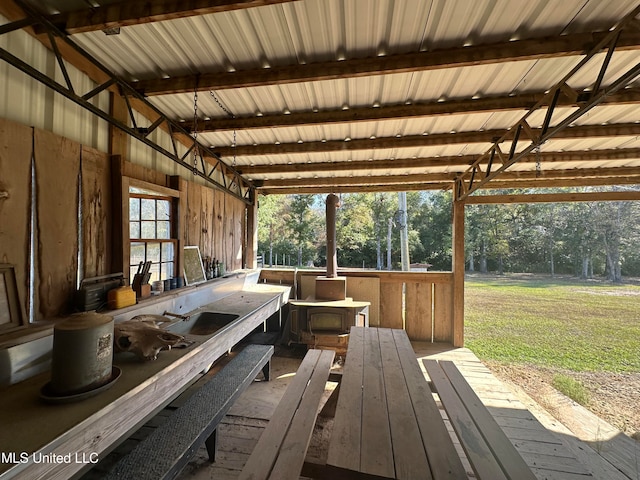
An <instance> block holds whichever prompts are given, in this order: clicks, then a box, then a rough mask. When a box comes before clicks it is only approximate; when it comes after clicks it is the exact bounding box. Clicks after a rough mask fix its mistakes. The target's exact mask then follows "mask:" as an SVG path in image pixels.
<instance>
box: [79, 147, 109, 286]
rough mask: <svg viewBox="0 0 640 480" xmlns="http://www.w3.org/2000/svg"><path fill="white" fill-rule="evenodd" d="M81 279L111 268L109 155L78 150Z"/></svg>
mask: <svg viewBox="0 0 640 480" xmlns="http://www.w3.org/2000/svg"><path fill="white" fill-rule="evenodd" d="M81 165H82V215H83V219H84V220H83V224H82V256H83V260H84V261H83V263H84V265H83V271H82V278H83V279H84V278H91V277H99V276H101V275H107V274H108V273H109V272H110V268H109V267H110V265H111V248H110V243H111V225H112V215H111V184H110V177H111V172H110V170H111V163H110V162H109V155H107V154H106V153H103V152H99V151H98V150H95V149H93V148H90V147H85V146H82V158H81Z"/></svg>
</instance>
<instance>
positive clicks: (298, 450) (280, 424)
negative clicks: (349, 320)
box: [239, 349, 335, 480]
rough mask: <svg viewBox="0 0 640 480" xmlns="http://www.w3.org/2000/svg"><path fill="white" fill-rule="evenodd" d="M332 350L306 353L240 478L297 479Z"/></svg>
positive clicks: (327, 372) (331, 359)
mask: <svg viewBox="0 0 640 480" xmlns="http://www.w3.org/2000/svg"><path fill="white" fill-rule="evenodd" d="M334 356H335V352H334V351H332V350H315V349H312V350H309V351H308V352H307V353H306V355H305V357H304V359H303V360H302V363H301V364H300V367H299V368H298V371H297V372H296V374H295V376H294V377H293V380H292V381H291V383H290V384H289V386H288V387H287V390H286V391H285V393H284V396H283V397H282V399H281V400H280V402H279V403H278V406H277V407H276V410H275V412H274V414H273V416H272V417H271V419H270V420H269V424H268V425H267V428H265V430H264V432H263V433H262V435H261V436H260V439H259V440H258V444H257V445H256V447H255V448H254V450H253V452H252V453H251V456H250V457H249V459H248V460H247V463H246V464H245V467H244V469H243V470H242V473H241V474H240V477H239V478H240V479H244V480H249V479H251V480H266V479H276V478H277V479H281V480H284V479H291V480H294V479H296V480H297V479H298V478H299V477H300V471H301V470H302V467H303V465H304V459H305V456H306V453H307V449H308V448H309V442H310V440H311V436H312V434H313V427H314V425H315V423H316V418H317V415H318V407H319V405H320V400H321V398H322V393H323V392H324V388H325V384H326V382H327V379H328V377H329V372H330V370H331V366H332V364H333V358H334Z"/></svg>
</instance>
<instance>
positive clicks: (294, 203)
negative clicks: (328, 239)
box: [284, 195, 323, 265]
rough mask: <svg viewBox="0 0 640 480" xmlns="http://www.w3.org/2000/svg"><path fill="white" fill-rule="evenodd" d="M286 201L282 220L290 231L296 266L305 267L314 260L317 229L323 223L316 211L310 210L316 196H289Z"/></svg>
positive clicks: (317, 237) (317, 235) (317, 238)
mask: <svg viewBox="0 0 640 480" xmlns="http://www.w3.org/2000/svg"><path fill="white" fill-rule="evenodd" d="M287 200H288V203H287V208H286V209H285V214H284V219H285V221H286V222H287V224H288V226H289V228H290V229H291V233H292V237H291V242H292V243H293V245H294V247H295V251H296V254H297V264H298V265H305V264H306V263H307V262H308V261H313V260H314V258H316V255H317V246H318V240H319V227H320V226H321V225H322V223H323V222H322V218H321V216H320V213H319V212H318V210H314V209H313V208H312V206H313V205H314V203H315V201H316V196H315V195H290V196H289V197H288V199H287Z"/></svg>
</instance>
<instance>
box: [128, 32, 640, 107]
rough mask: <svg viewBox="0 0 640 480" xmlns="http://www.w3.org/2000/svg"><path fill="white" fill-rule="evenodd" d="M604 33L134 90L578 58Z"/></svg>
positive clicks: (141, 85) (146, 83) (175, 80)
mask: <svg viewBox="0 0 640 480" xmlns="http://www.w3.org/2000/svg"><path fill="white" fill-rule="evenodd" d="M608 33H609V32H594V33H591V32H587V33H575V34H570V35H558V36H553V37H541V38H532V39H526V40H516V41H513V42H499V43H492V44H484V45H472V46H467V47H454V48H446V49H439V50H433V51H426V52H413V53H405V54H397V55H389V56H383V57H367V58H355V59H351V60H343V61H337V60H336V61H329V62H315V63H308V64H303V65H301V64H296V65H285V66H274V67H271V68H258V69H253V70H241V71H235V72H211V73H201V74H199V75H187V76H182V77H172V78H158V79H151V80H140V81H139V82H137V83H136V84H135V85H136V88H137V89H138V90H139V91H140V92H141V93H143V94H145V95H149V96H151V95H168V94H176V93H189V92H193V89H194V86H195V85H198V89H199V90H227V89H234V88H248V87H260V86H265V85H283V84H291V83H300V82H317V81H323V80H336V79H344V78H356V77H366V76H372V75H389V74H394V73H408V72H418V71H427V70H437V69H443V68H458V67H469V66H475V65H489V64H495V63H504V62H514V61H522V60H536V59H541V58H552V57H562V56H571V55H583V54H585V53H586V52H589V51H590V50H592V49H593V48H594V47H595V46H597V45H598V44H599V43H600V42H601V41H602V40H603V39H604V38H605V37H606V35H607V34H608ZM638 48H640V32H637V31H626V32H623V33H622V35H621V37H620V39H619V42H618V46H617V47H616V49H617V50H618V51H620V50H625V49H638Z"/></svg>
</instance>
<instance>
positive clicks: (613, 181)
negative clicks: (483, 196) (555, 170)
mask: <svg viewBox="0 0 640 480" xmlns="http://www.w3.org/2000/svg"><path fill="white" fill-rule="evenodd" d="M614 185H640V175H631V176H626V177H603V178H597V177H584V178H565V179H555V178H552V179H546V178H538V179H536V180H520V181H513V180H511V181H508V180H507V181H503V180H494V181H491V182H487V183H486V184H484V185H482V188H481V189H479V190H487V189H507V188H556V187H558V188H559V187H603V186H614ZM467 198H470V197H467Z"/></svg>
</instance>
